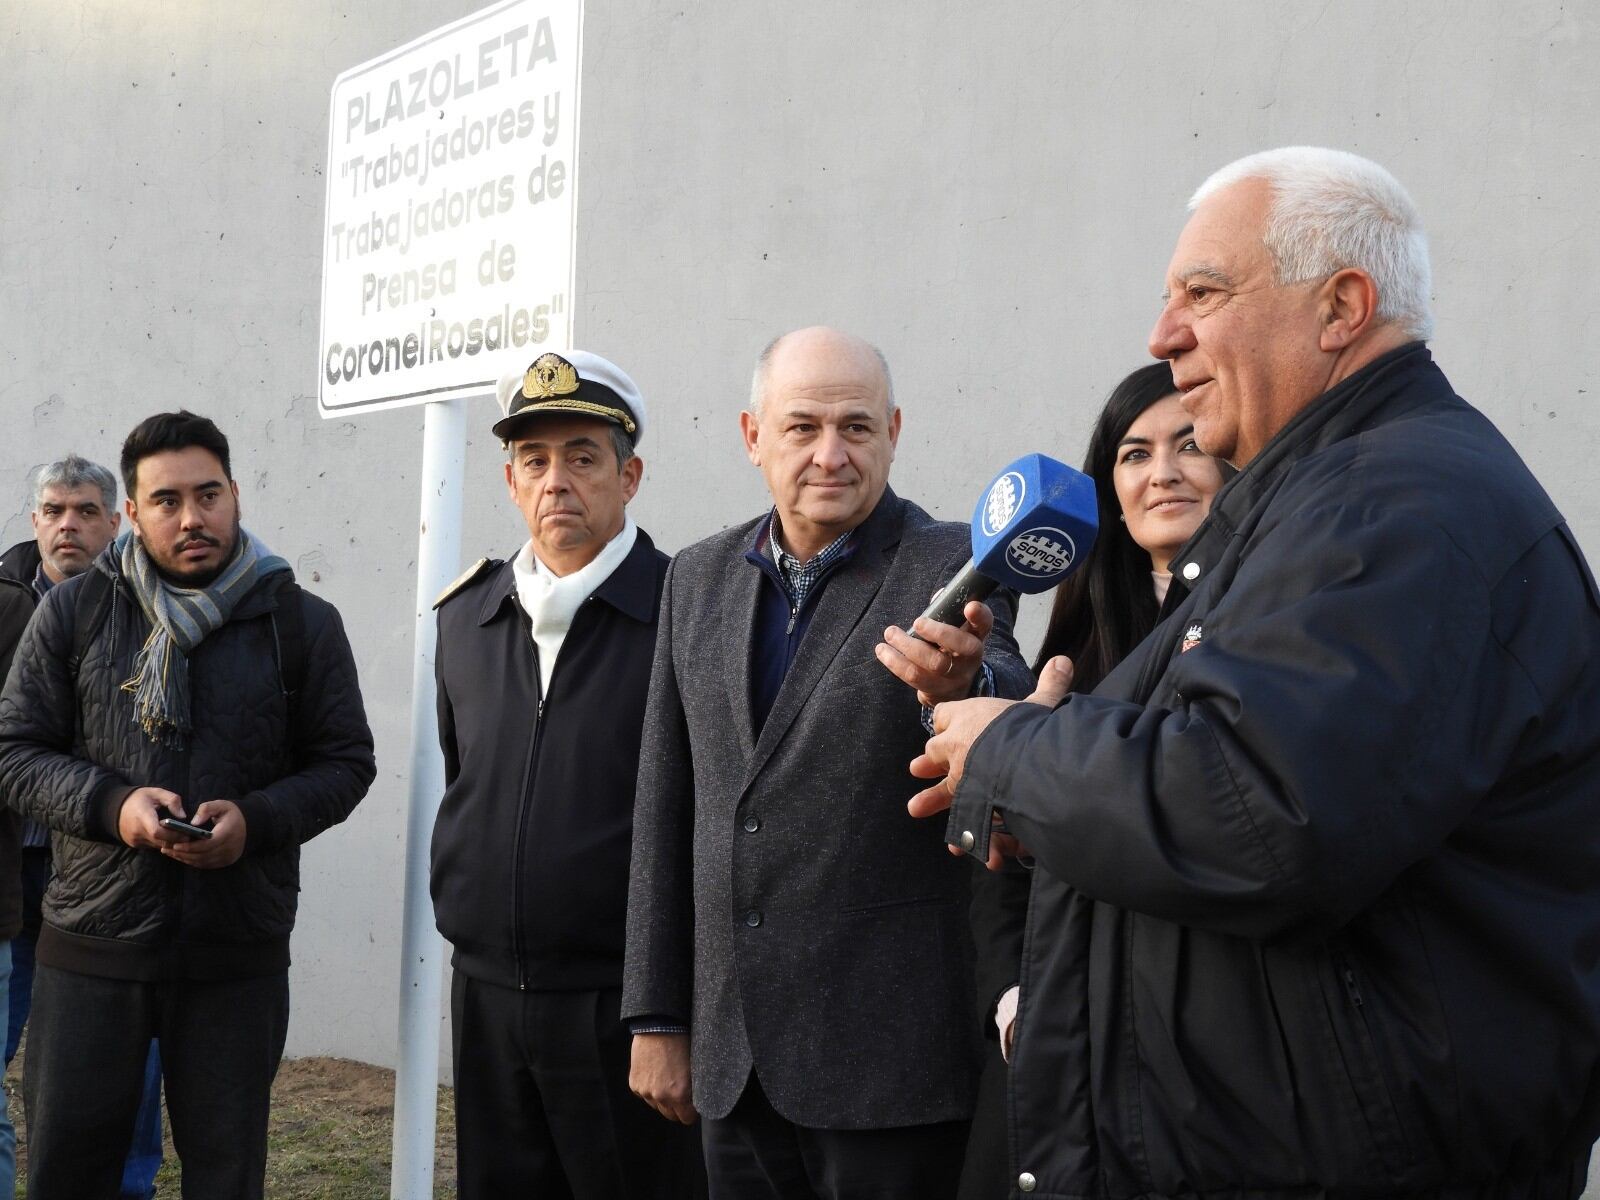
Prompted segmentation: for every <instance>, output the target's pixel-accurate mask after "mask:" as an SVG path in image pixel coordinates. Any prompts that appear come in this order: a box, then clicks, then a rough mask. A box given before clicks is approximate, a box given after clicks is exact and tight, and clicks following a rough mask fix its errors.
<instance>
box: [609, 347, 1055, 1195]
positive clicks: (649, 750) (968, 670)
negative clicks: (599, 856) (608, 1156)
mask: <svg viewBox="0 0 1600 1200" xmlns="http://www.w3.org/2000/svg"><path fill="white" fill-rule="evenodd" d="M900 423H901V413H900V411H899V410H898V409H897V408H896V407H895V405H894V400H893V393H892V389H891V385H890V381H889V375H888V369H887V367H886V365H885V364H884V361H883V357H882V355H881V354H879V353H878V352H877V351H876V350H875V349H874V348H873V347H871V346H869V345H868V344H867V343H865V342H863V341H861V340H860V339H859V338H855V337H851V336H849V335H846V334H843V333H840V332H838V331H836V330H831V329H805V330H800V331H797V332H795V333H791V334H788V335H786V336H784V337H781V338H778V339H777V340H775V341H774V342H773V343H772V344H771V345H770V346H768V347H767V349H766V351H765V352H764V353H763V354H762V356H761V360H760V361H759V363H758V364H757V367H756V373H755V380H754V385H753V387H752V393H751V406H750V411H748V412H745V413H743V414H741V424H742V427H743V430H744V437H745V445H746V449H747V451H748V453H749V456H750V460H751V461H752V462H753V463H755V464H756V465H757V466H758V467H760V468H761V471H762V474H763V476H764V477H765V479H766V483H767V486H768V489H769V491H770V492H771V495H772V499H773V507H772V509H771V510H770V511H768V512H765V513H762V514H761V515H760V516H759V517H756V518H755V519H753V520H751V521H747V522H745V523H744V524H742V525H738V526H735V527H733V528H730V529H727V530H725V531H723V532H722V533H719V534H717V535H715V536H713V537H711V538H708V539H706V540H705V541H703V542H700V543H698V544H697V545H694V546H691V547H690V548H689V549H687V550H685V551H684V552H683V553H682V554H681V555H680V556H679V557H678V558H677V559H676V560H674V562H673V565H672V567H671V568H670V570H669V571H668V575H667V582H666V592H665V595H664V596H663V598H662V607H661V617H660V625H659V632H658V636H657V641H656V656H655V666H654V672H653V675H652V678H651V685H650V699H649V706H648V709H647V712H646V716H645V728H644V746H643V752H642V754H641V757H640V764H639V795H638V800H637V804H636V808H635V817H634V849H633V864H632V878H631V888H630V895H629V912H628V937H627V965H626V969H625V979H624V991H623V1001H622V1013H623V1016H624V1018H626V1019H628V1020H629V1021H630V1024H631V1026H632V1028H633V1032H634V1046H633V1071H632V1080H631V1083H632V1086H633V1089H634V1090H635V1091H636V1092H637V1093H638V1094H639V1095H641V1096H642V1097H644V1098H645V1099H646V1100H647V1101H649V1102H650V1103H651V1104H652V1105H654V1106H655V1107H656V1108H657V1109H658V1110H660V1111H661V1112H663V1113H664V1114H666V1115H668V1116H671V1117H673V1118H675V1119H678V1120H682V1121H685V1122H689V1121H693V1120H694V1119H695V1116H696V1114H697V1113H698V1115H699V1116H701V1117H704V1118H705V1123H704V1127H703V1140H704V1143H705V1147H706V1165H707V1171H708V1174H709V1176H710V1180H711V1188H712V1194H713V1196H726V1197H738V1198H739V1200H750V1198H752V1197H758V1196H765V1195H771V1196H782V1197H785V1198H787V1197H811V1196H819V1197H829V1198H840V1200H842V1198H844V1197H849V1196H858V1195H866V1194H870V1195H872V1196H874V1197H902V1196H903V1197H906V1198H907V1200H911V1198H913V1197H915V1198H916V1200H929V1198H932V1197H938V1196H943V1195H953V1194H954V1190H955V1186H956V1183H957V1179H958V1176H959V1174H960V1157H961V1154H962V1151H963V1146H964V1142H965V1125H966V1122H967V1121H968V1119H969V1118H970V1116H971V1113H972V1100H973V1088H974V1084H975V1080H976V1049H977V1047H976V1031H975V1029H974V1026H973V1022H972V1020H971V1012H972V988H973V982H972V963H971V952H970V950H971V948H970V941H969V939H968V935H967V932H966V926H965V902H966V898H967V884H968V879H969V875H970V871H969V864H965V863H962V862H960V861H958V860H957V859H955V858H954V857H952V856H951V855H950V854H948V853H947V852H946V851H945V848H944V846H943V845H942V844H941V839H940V836H939V832H938V830H936V829H932V828H918V823H917V822H915V821H913V820H911V819H910V818H909V817H908V816H907V814H906V809H905V803H906V800H907V799H908V797H909V796H910V794H911V792H912V791H913V790H914V787H913V786H912V785H911V781H910V780H909V779H908V777H907V776H906V773H905V766H906V763H907V762H909V761H910V759H911V757H912V756H913V755H915V754H916V752H917V750H918V749H919V747H920V746H921V743H922V740H923V738H924V736H925V733H924V728H923V724H922V717H923V715H924V710H923V709H921V708H920V706H919V702H920V704H921V705H931V704H933V703H936V702H939V701H942V700H946V699H954V698H959V697H965V696H970V695H977V694H999V695H1014V696H1020V695H1023V694H1024V693H1026V692H1028V691H1029V689H1030V686H1031V678H1030V676H1029V675H1028V672H1027V668H1026V667H1025V666H1024V665H1023V664H1022V662H1021V660H1020V659H1019V657H1018V655H1017V649H1016V644H1015V642H1014V641H1013V639H1012V637H1011V632H1010V628H1009V627H1010V621H1011V617H1012V611H1013V607H1012V600H1011V598H1010V597H1009V596H1000V597H997V598H996V600H995V611H994V616H993V618H991V615H990V611H989V609H987V608H985V607H984V606H983V605H979V604H973V605H969V606H968V608H967V612H966V614H965V615H966V618H967V622H966V624H965V625H964V626H963V627H962V628H959V629H958V628H955V627H952V626H948V625H941V624H936V623H933V622H926V621H924V622H919V623H918V624H917V626H916V632H917V633H918V635H919V636H920V639H921V640H917V639H913V638H911V637H910V636H908V635H907V634H906V633H905V632H903V631H902V630H900V629H899V628H897V627H896V628H887V629H886V627H888V626H893V625H896V624H897V623H899V622H904V621H906V620H907V619H908V618H909V617H910V616H911V615H913V614H915V613H917V612H919V611H921V609H922V608H923V607H924V606H925V605H926V603H927V601H928V598H929V596H930V594H931V593H932V592H933V591H934V590H935V589H936V588H937V587H938V586H939V585H941V584H942V583H943V582H944V581H945V580H946V579H948V578H949V576H950V575H951V574H952V573H954V571H955V570H956V569H957V568H959V566H960V565H961V564H962V563H963V562H964V561H965V560H966V558H967V556H968V554H969V551H970V536H969V532H968V530H967V528H966V527H965V526H961V525H952V524H948V523H942V522H936V521H934V520H933V519H932V518H930V517H929V516H928V515H927V513H925V512H923V511H922V510H921V509H920V508H918V507H917V506H916V505H914V504H911V503H909V502H907V501H905V500H902V499H900V498H899V497H898V496H896V495H895V494H894V493H893V492H892V491H891V490H889V488H888V474H889V465H890V463H891V462H892V461H893V458H894V449H895V444H896V442H897V440H898V437H899V432H900ZM991 626H992V627H991ZM885 668H888V669H887V670H886V669H885ZM907 684H909V685H910V686H906V685H907Z"/></svg>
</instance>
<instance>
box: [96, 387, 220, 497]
mask: <svg viewBox="0 0 1600 1200" xmlns="http://www.w3.org/2000/svg"><path fill="white" fill-rule="evenodd" d="M190 446H199V447H200V448H201V449H202V450H209V451H211V453H213V454H215V455H216V456H217V460H218V461H219V462H221V463H222V473H223V475H225V476H227V478H228V479H230V480H231V479H232V478H233V468H232V467H231V466H230V465H229V463H228V439H227V437H226V436H224V435H223V432H222V430H220V429H218V428H217V427H216V425H215V423H213V422H212V420H211V418H210V417H202V416H200V415H199V414H198V413H192V412H190V411H189V410H188V409H186V408H180V409H179V410H178V411H177V412H169V413H156V415H155V416H153V417H146V418H145V419H144V420H142V421H140V422H139V423H138V424H137V425H135V426H134V427H133V432H132V433H130V434H129V435H128V438H127V440H126V441H124V442H123V443H122V485H123V487H124V488H125V489H126V490H127V493H128V496H129V498H130V499H131V498H132V497H133V481H134V478H135V476H136V475H137V474H138V470H139V463H140V462H141V461H142V460H143V459H146V458H149V457H150V456H151V455H152V454H160V453H161V452H162V451H164V450H187V449H188V448H189V447H190Z"/></svg>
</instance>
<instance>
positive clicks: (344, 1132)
mask: <svg viewBox="0 0 1600 1200" xmlns="http://www.w3.org/2000/svg"><path fill="white" fill-rule="evenodd" d="M26 1050H27V1043H26V1041H24V1043H23V1047H22V1050H20V1051H19V1052H18V1054H17V1058H16V1061H14V1062H13V1063H12V1064H11V1070H10V1071H9V1072H7V1074H6V1079H5V1090H6V1096H7V1104H8V1107H9V1111H10V1113H11V1118H12V1120H13V1121H15V1122H16V1126H17V1196H18V1197H26V1195H27V1154H28V1151H27V1128H26V1124H27V1123H26V1121H25V1120H24V1113H23V1111H22V1060H23V1054H24V1053H25V1052H26ZM163 1108H164V1106H163ZM162 1129H163V1132H164V1134H165V1135H166V1161H165V1162H163V1163H162V1165H161V1171H160V1173H159V1174H157V1175H156V1195H157V1196H158V1197H160V1198H162V1200H167V1198H169V1197H170V1198H171V1200H176V1198H177V1197H178V1195H179V1194H180V1191H179V1176H180V1174H181V1168H180V1165H179V1163H178V1159H177V1155H176V1154H175V1153H174V1151H173V1148H172V1131H171V1126H170V1123H169V1122H168V1121H167V1120H166V1114H165V1111H163V1113H162ZM393 1129H394V1072H393V1071H385V1070H383V1069H382V1068H381V1067H371V1066H368V1065H367V1064H365V1063H357V1062H350V1061H348V1060H346V1059H340V1058H301V1059H291V1060H285V1061H284V1063H283V1065H282V1066H281V1067H280V1068H279V1069H278V1077H277V1079H276V1080H275V1081H274V1082H273V1085H272V1120H271V1124H270V1126H269V1127H268V1131H267V1200H380V1198H381V1197H385V1196H387V1195H388V1194H389V1165H390V1152H391V1149H392V1146H393V1141H392V1139H393ZM455 1134H456V1126H455V1094H454V1093H453V1092H452V1091H451V1090H450V1089H449V1088H443V1087H442V1088H440V1089H439V1134H438V1138H437V1140H436V1142H435V1147H434V1192H433V1194H434V1196H435V1198H436V1200H447V1198H450V1197H454V1196H455V1194H456V1177H455V1160H456V1137H455Z"/></svg>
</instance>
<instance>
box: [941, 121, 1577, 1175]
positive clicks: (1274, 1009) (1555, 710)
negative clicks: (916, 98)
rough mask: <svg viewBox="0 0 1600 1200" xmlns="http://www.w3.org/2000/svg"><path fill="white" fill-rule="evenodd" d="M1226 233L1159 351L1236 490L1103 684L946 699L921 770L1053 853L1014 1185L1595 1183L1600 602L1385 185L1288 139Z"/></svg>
mask: <svg viewBox="0 0 1600 1200" xmlns="http://www.w3.org/2000/svg"><path fill="white" fill-rule="evenodd" d="M1190 207H1191V209H1192V216H1191V218H1190V220H1189V223H1188V224H1187V225H1186V226H1185V228H1184V230H1183V232H1182V234H1181V236H1180V237H1179V240H1178V247H1177V251H1176V253H1175V254H1174V256H1173V259H1172V263H1171V266H1170V267H1169V269H1168V275H1167V288H1168V293H1167V297H1166V303H1165V305H1164V307H1163V309H1162V312H1161V315H1160V317H1159V319H1158V320H1157V322H1156V325H1155V328H1154V330H1153V331H1152V333H1151V337H1150V347H1151V350H1152V352H1153V353H1154V354H1156V355H1157V356H1158V357H1160V358H1164V359H1167V360H1169V361H1170V362H1171V363H1172V374H1173V379H1174V381H1175V382H1176V383H1177V385H1178V388H1179V390H1180V391H1181V392H1182V393H1183V403H1184V406H1185V408H1186V409H1187V410H1188V411H1189V412H1190V414H1191V415H1192V416H1193V417H1194V425H1195V438H1196V440H1197V442H1198V443H1199V445H1200V447H1201V449H1203V450H1205V451H1207V452H1208V453H1211V454H1215V455H1219V456H1221V457H1224V458H1226V459H1228V460H1229V461H1230V462H1232V463H1233V464H1234V465H1235V466H1237V467H1238V468H1239V469H1240V473H1239V475H1238V476H1237V477H1236V478H1235V479H1234V480H1233V481H1232V483H1230V484H1229V486H1228V487H1227V488H1226V489H1224V491H1223V492H1222V493H1221V494H1220V495H1218V497H1217V499H1216V502H1215V503H1214V504H1213V506H1212V510H1211V514H1210V517H1209V518H1208V520H1207V521H1206V523H1205V524H1203V525H1202V526H1201V527H1200V529H1199V530H1198V531H1197V533H1196V534H1195V536H1194V538H1193V539H1192V540H1191V541H1190V542H1189V544H1188V545H1187V546H1186V547H1184V549H1183V550H1182V551H1180V552H1179V554H1178V555H1177V556H1176V557H1175V558H1174V559H1173V585H1172V591H1171V592H1170V593H1169V595H1168V597H1167V600H1166V603H1165V605H1164V607H1163V610H1162V613H1163V621H1162V623H1161V624H1160V625H1159V626H1158V627H1157V629H1156V630H1155V631H1154V632H1153V633H1152V634H1151V636H1150V637H1149V638H1148V639H1147V640H1146V641H1145V643H1144V644H1143V645H1142V646H1141V647H1140V648H1139V649H1138V650H1136V651H1135V652H1134V653H1133V654H1132V655H1130V656H1129V657H1128V659H1127V660H1126V661H1125V662H1124V663H1123V664H1122V666H1121V667H1120V668H1119V669H1118V670H1116V671H1115V672H1113V673H1112V674H1111V675H1110V676H1108V677H1107V678H1106V680H1105V681H1104V682H1103V683H1102V685H1101V686H1100V687H1099V688H1098V689H1096V690H1095V691H1094V692H1093V693H1091V694H1088V695H1083V694H1075V695H1072V696H1069V697H1066V698H1065V699H1063V700H1061V701H1060V702H1059V704H1058V705H1056V706H1055V707H1051V706H1050V705H1040V704H1021V705H1016V706H1010V705H1007V704H1005V703H1004V702H1002V701H997V700H984V699H979V700H968V701H965V702H963V703H959V704H952V705H943V706H941V707H940V708H939V709H938V710H937V713H936V716H935V728H936V730H937V731H938V732H937V734H936V736H935V737H934V738H933V739H932V740H931V741H930V742H929V743H928V747H927V752H926V754H925V755H924V757H923V758H921V759H919V760H918V761H917V763H915V764H914V765H913V771H914V773H916V774H918V775H920V776H922V777H924V778H927V779H937V780H938V782H936V783H935V784H934V785H933V786H931V787H930V788H928V789H927V790H926V791H925V792H923V793H922V794H921V795H919V796H918V797H916V798H915V799H914V800H913V801H912V811H913V812H915V813H917V814H919V815H927V814H930V813H933V812H937V811H942V810H943V809H944V808H946V807H950V808H951V815H950V822H949V825H948V827H947V830H946V836H947V839H948V840H949V841H950V842H951V843H953V844H956V845H965V846H967V847H969V848H970V849H971V850H972V851H973V852H974V853H977V854H979V855H983V856H991V855H993V854H995V853H998V852H999V851H1004V850H1015V849H1016V848H1017V847H1016V845H1015V844H1014V843H1012V842H1011V841H1009V840H1007V839H1009V838H1016V839H1019V840H1020V843H1021V845H1022V846H1025V847H1026V850H1027V852H1029V853H1031V854H1032V855H1033V856H1034V858H1035V859H1036V860H1037V863H1038V873H1037V875H1036V876H1035V884H1034V888H1033V901H1032V904H1033V907H1032V911H1031V912H1030V914H1029V917H1030V937H1029V942H1028V949H1027V952H1026V962H1025V964H1024V966H1023V969H1022V978H1023V980H1024V984H1023V989H1022V999H1021V1012H1020V1015H1019V1017H1018V1022H1017V1049H1016V1053H1015V1057H1014V1061H1013V1075H1012V1089H1013V1100H1014V1104H1013V1121H1014V1129H1013V1146H1014V1150H1015V1154H1016V1160H1015V1164H1014V1166H1015V1169H1016V1172H1017V1174H1016V1176H1015V1184H1014V1186H1015V1194H1028V1195H1032V1196H1041V1197H1055V1198H1057V1200H1062V1198H1065V1197H1068V1196H1071V1197H1074V1198H1077V1197H1087V1196H1132V1195H1141V1196H1163V1197H1164V1196H1179V1195H1182V1196H1229V1197H1240V1196H1249V1197H1252V1198H1253V1200H1267V1198H1272V1197H1312V1196H1354V1195H1363V1196H1379V1195H1381V1196H1396V1195H1424V1194H1426V1195H1429V1196H1448V1197H1452V1198H1458V1197H1475V1196H1485V1197H1487V1196H1505V1197H1510V1196H1516V1197H1575V1196H1577V1195H1578V1194H1579V1193H1580V1192H1581V1191H1582V1190H1583V1186H1584V1178H1585V1169H1586V1164H1587V1161H1588V1157H1589V1151H1590V1146H1591V1144H1592V1143H1593V1142H1594V1140H1595V1137H1596V1134H1597V1132H1600V958H1597V947H1600V821H1597V820H1596V804H1597V802H1600V591H1597V589H1596V585H1595V582H1594V578H1593V576H1592V575H1591V574H1590V572H1589V569H1588V567H1587V565H1586V564H1585V562H1584V559H1583V556H1582V554H1581V553H1580V551H1579V549H1578V547H1577V545H1576V543H1575V542H1574V540H1573V537H1572V534H1571V533H1570V532H1569V531H1568V529H1567V526H1566V524H1565V522H1564V521H1563V519H1562V517H1561V514H1560V513H1559V512H1557V511H1556V508H1555V506H1554V505H1553V504H1552V503H1551V501H1550V499H1549V498H1548V497H1547V496H1546V495H1545V493H1544V491H1543V490H1542V489H1541V488H1540V486H1539V485H1538V483H1537V482H1536V481H1535V480H1534V478H1533V476H1532V475H1531V474H1530V473H1529V471H1528V469H1527V467H1526V466H1525V465H1524V464H1523V463H1522V461H1521V460H1520V459H1519V458H1518V457H1517V455H1516V453H1515V452H1514V451H1513V450H1512V449H1511V447H1510V446H1509V445H1508V444H1507V443H1506V442H1505V440H1504V439H1503V438H1502V437H1501V436H1500V434H1499V433H1498V432H1496V431H1495V429H1494V428H1493V426H1492V425H1491V424H1490V423H1489V422H1488V421H1487V420H1486V419H1485V418H1484V417H1483V416H1482V415H1481V414H1480V413H1478V412H1477V411H1476V410H1474V409H1473V408H1471V407H1470V406H1468V405H1467V404H1466V403H1465V402H1464V401H1463V400H1461V399H1460V398H1459V397H1458V396H1456V395H1455V394H1454V392H1453V391H1452V390H1451V387H1450V385H1449V383H1448V382H1447V381H1446V380H1445V377H1444V376H1443V374H1441V373H1440V371H1439V369H1438V368H1437V367H1436V366H1435V365H1434V363H1433V360H1432V356H1431V355H1430V353H1429V351H1428V349H1427V347H1426V346H1425V345H1424V339H1426V338H1427V337H1428V335H1429V333H1430V330H1431V320H1430V316H1429V312H1428V295H1429V276H1428V262H1427V250H1426V244H1425V241H1424V238H1423V234H1422V231H1421V228H1420V225H1419V222H1418V218H1417V214H1416V210H1415V208H1414V207H1413V205H1412V204H1411V201H1410V200H1409V198H1408V197H1407V196H1406V194H1405V192H1404V191H1403V190H1402V189H1401V187H1400V186H1399V184H1398V183H1396V182H1395V180H1394V179H1393V178H1392V177H1391V176H1390V175H1389V174H1388V172H1386V171H1384V170H1383V169H1382V168H1381V167H1378V166H1377V165H1376V164H1374V163H1371V162H1367V161H1365V160H1363V159H1360V158H1357V157H1355V156H1353V155H1349V154H1342V153H1338V152H1335V151H1329V150H1313V149H1306V148H1291V149H1284V150H1277V151H1271V152H1268V153H1265V154H1260V155H1255V156H1252V157H1250V158H1247V159H1243V160H1241V161H1240V162H1237V163H1235V164H1233V165H1231V166H1229V167H1227V168H1224V169H1223V170H1222V171H1220V172H1218V173H1217V174H1216V175H1215V176H1213V177H1212V178H1211V179H1210V180H1208V181H1207V182H1206V184H1205V185H1204V186H1202V187H1201V188H1200V190H1199V191H1198V192H1197V193H1196V194H1195V197H1194V199H1193V201H1191V204H1190ZM952 797H953V803H952ZM996 812H1001V813H1003V815H1004V819H1005V823H1006V826H1007V828H1008V829H1009V834H1007V835H999V836H995V837H993V838H991V816H992V814H994V813H996Z"/></svg>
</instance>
